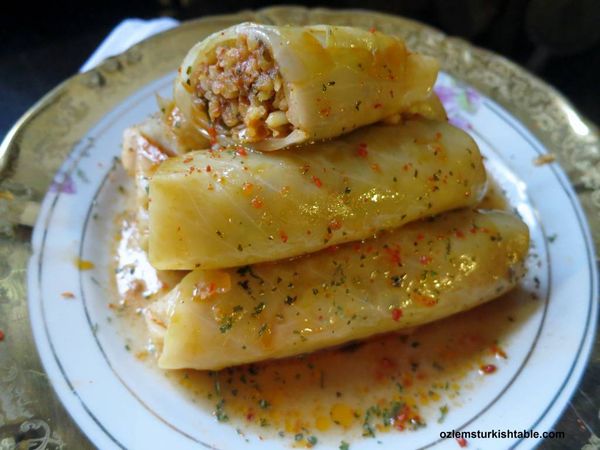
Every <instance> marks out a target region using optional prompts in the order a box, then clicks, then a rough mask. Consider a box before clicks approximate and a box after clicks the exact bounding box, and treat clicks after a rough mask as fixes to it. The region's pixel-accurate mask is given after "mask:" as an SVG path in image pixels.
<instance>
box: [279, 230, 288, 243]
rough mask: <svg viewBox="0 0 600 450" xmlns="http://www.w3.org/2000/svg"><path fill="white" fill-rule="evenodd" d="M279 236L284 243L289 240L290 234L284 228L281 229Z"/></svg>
mask: <svg viewBox="0 0 600 450" xmlns="http://www.w3.org/2000/svg"><path fill="white" fill-rule="evenodd" d="M279 237H280V238H281V242H283V243H284V244H285V243H286V242H287V241H288V235H287V234H286V233H285V231H283V230H279Z"/></svg>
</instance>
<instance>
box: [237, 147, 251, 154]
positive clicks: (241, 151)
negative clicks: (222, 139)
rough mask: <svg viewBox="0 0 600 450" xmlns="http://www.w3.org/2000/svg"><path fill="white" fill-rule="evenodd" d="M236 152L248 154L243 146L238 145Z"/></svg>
mask: <svg viewBox="0 0 600 450" xmlns="http://www.w3.org/2000/svg"><path fill="white" fill-rule="evenodd" d="M236 153H237V154H238V155H240V156H248V152H247V151H246V149H245V148H244V147H241V146H240V147H238V148H237V151H236Z"/></svg>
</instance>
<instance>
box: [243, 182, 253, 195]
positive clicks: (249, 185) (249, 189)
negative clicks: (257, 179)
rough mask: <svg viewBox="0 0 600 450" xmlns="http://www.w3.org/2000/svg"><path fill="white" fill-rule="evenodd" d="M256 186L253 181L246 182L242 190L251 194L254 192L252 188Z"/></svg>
mask: <svg viewBox="0 0 600 450" xmlns="http://www.w3.org/2000/svg"><path fill="white" fill-rule="evenodd" d="M253 187H254V185H253V184H252V183H244V184H242V191H244V193H246V194H249V193H250V192H252V188H253Z"/></svg>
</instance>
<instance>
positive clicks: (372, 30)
mask: <svg viewBox="0 0 600 450" xmlns="http://www.w3.org/2000/svg"><path fill="white" fill-rule="evenodd" d="M376 31H377V28H375V27H371V28H369V33H375V32H376Z"/></svg>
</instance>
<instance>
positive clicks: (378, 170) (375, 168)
mask: <svg viewBox="0 0 600 450" xmlns="http://www.w3.org/2000/svg"><path fill="white" fill-rule="evenodd" d="M371 169H373V170H374V171H375V172H381V167H379V164H377V163H373V164H371Z"/></svg>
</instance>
